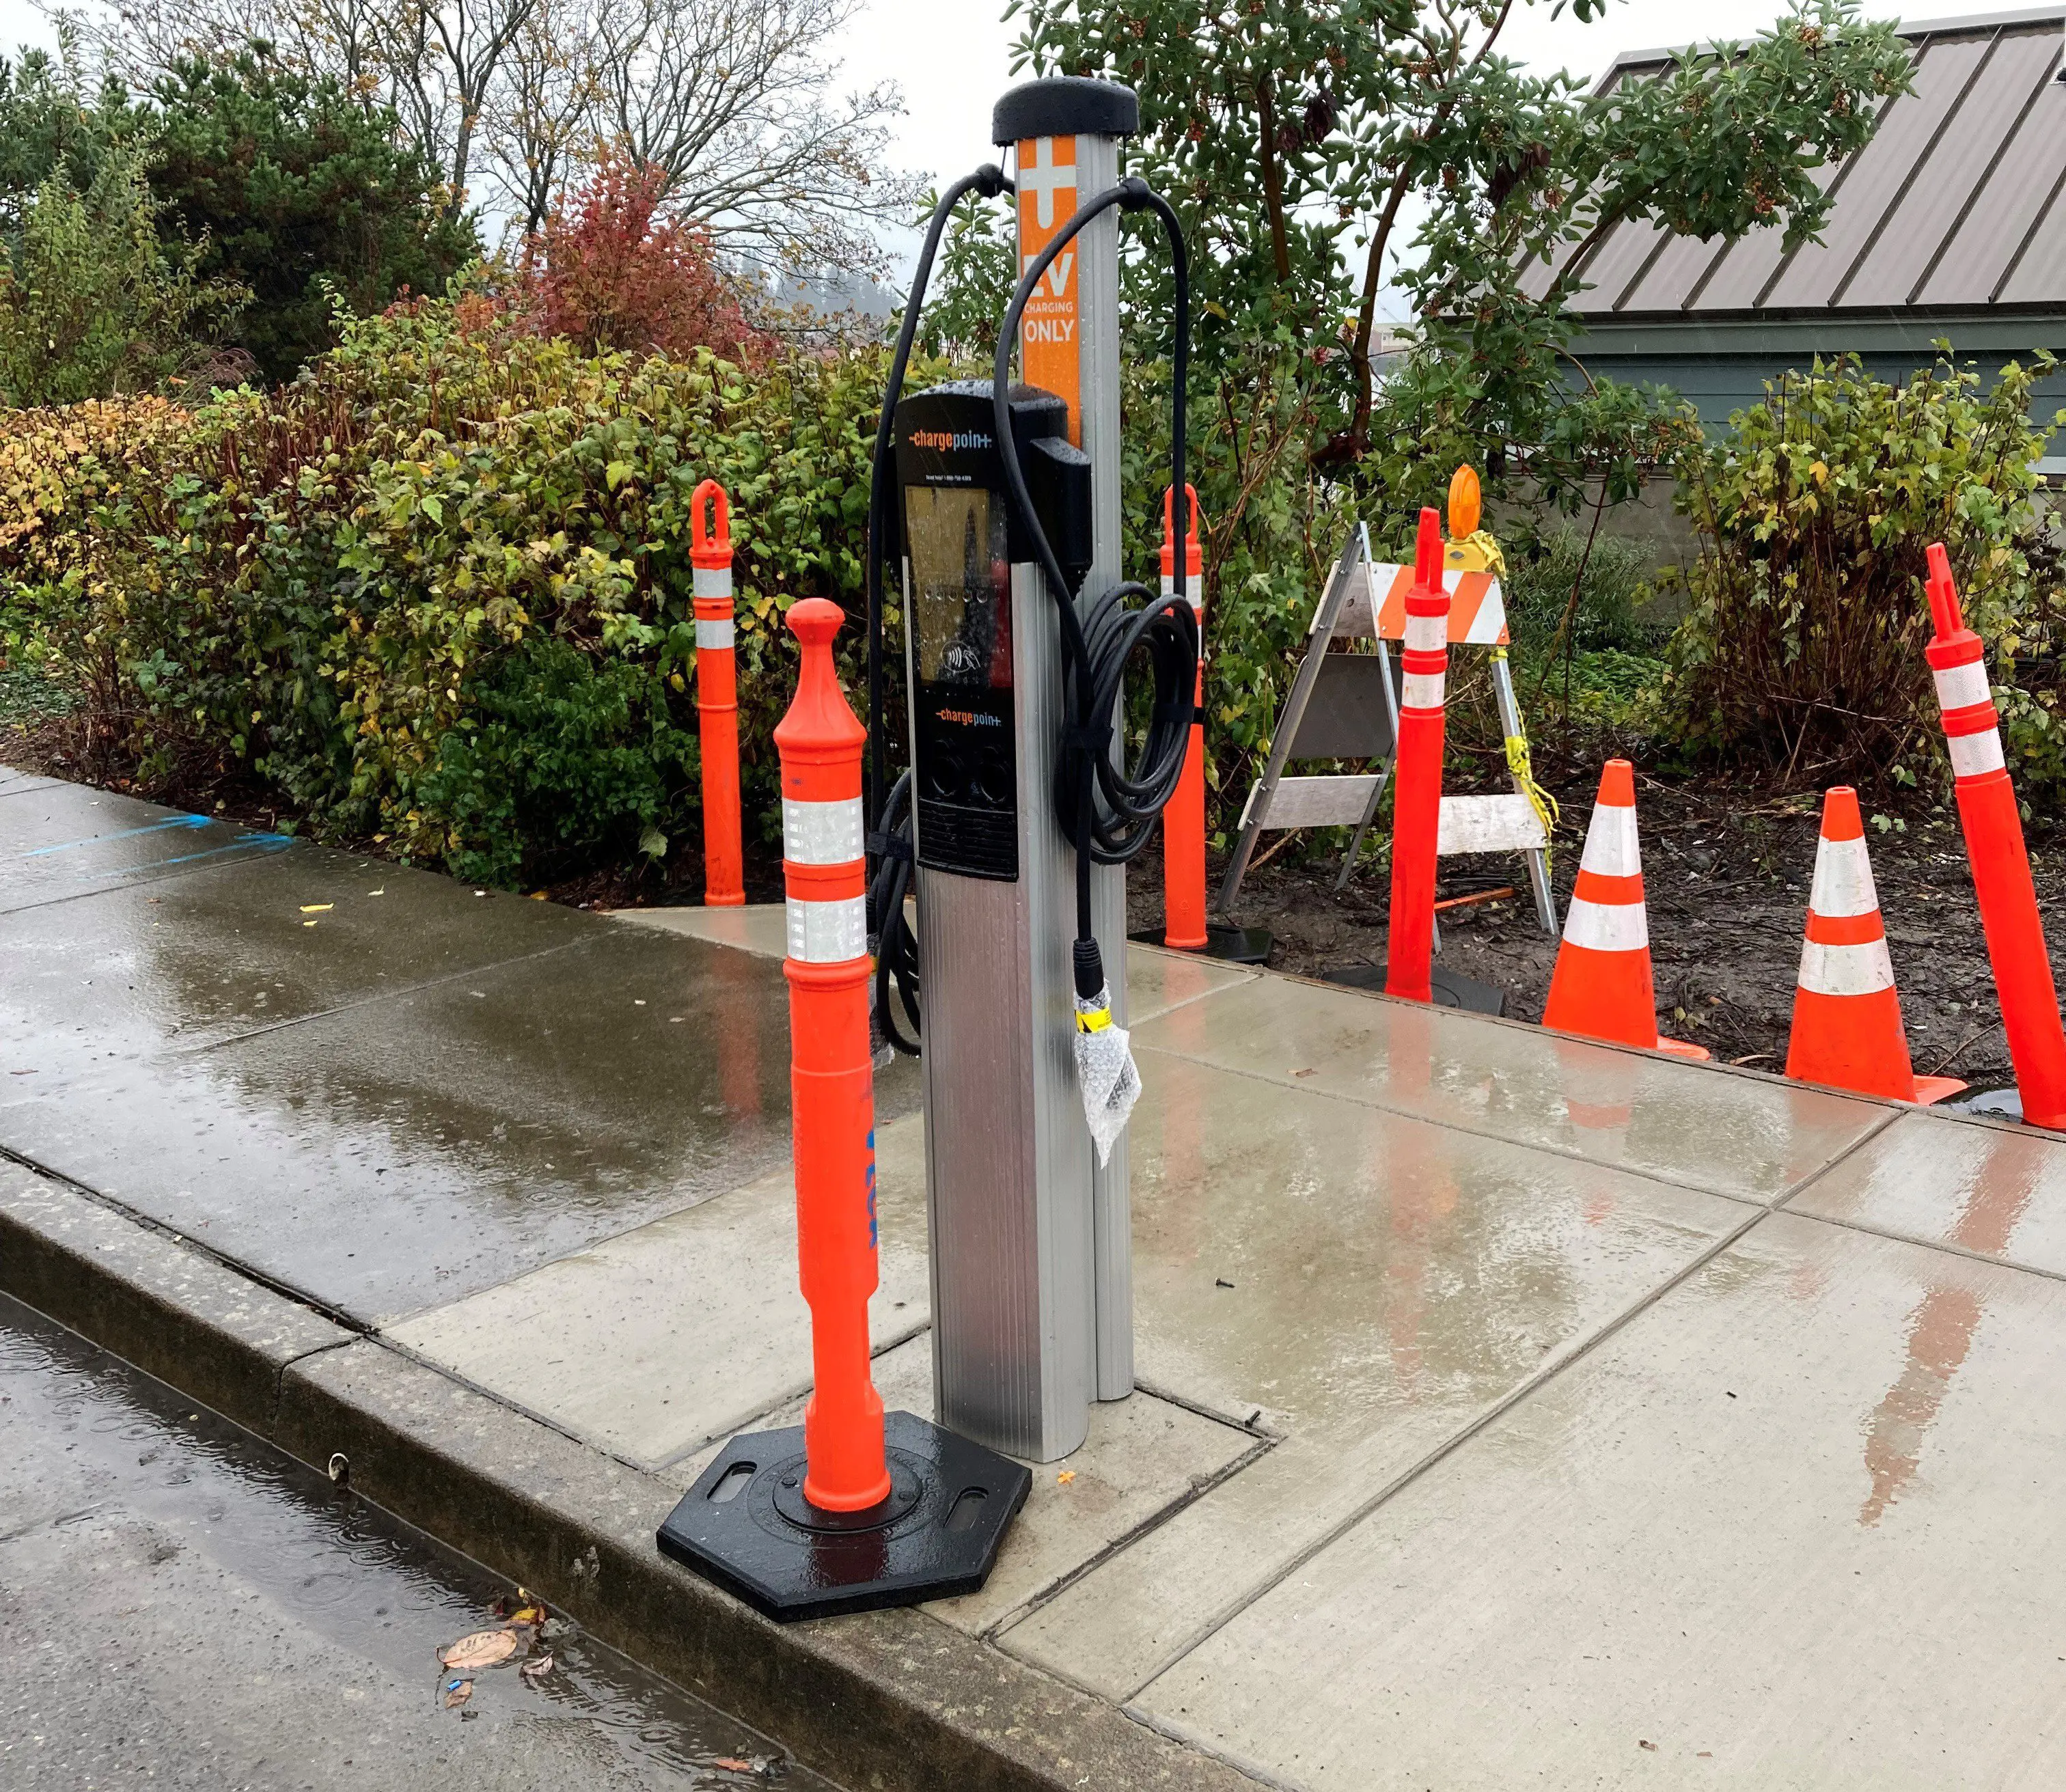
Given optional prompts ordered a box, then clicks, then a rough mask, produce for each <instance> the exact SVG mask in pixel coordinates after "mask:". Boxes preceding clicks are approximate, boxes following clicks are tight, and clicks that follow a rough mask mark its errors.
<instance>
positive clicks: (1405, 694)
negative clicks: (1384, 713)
mask: <svg viewBox="0 0 2066 1792" xmlns="http://www.w3.org/2000/svg"><path fill="white" fill-rule="evenodd" d="M1445 683H1446V675H1444V674H1443V673H1440V672H1408V674H1407V675H1406V676H1405V677H1404V679H1400V692H1399V702H1400V707H1401V708H1404V709H1440V707H1442V692H1443V687H1444V684H1445Z"/></svg>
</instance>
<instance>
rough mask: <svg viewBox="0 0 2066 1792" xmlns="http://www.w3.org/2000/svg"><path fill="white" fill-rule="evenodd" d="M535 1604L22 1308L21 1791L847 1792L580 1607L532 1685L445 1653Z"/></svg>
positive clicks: (5, 1694) (8, 1463)
mask: <svg viewBox="0 0 2066 1792" xmlns="http://www.w3.org/2000/svg"><path fill="white" fill-rule="evenodd" d="M515 1595H516V1589H515V1588H513V1587H510V1586H508V1584H507V1583H504V1582H501V1581H500V1580H498V1579H496V1577H495V1576H493V1575H490V1574H488V1572H486V1571H484V1569H482V1568H480V1567H479V1566H477V1565H476V1564H475V1563H470V1562H468V1561H465V1560H464V1559H461V1558H459V1557H457V1556H455V1555H452V1553H451V1552H449V1551H446V1550H444V1549H442V1548H440V1547H438V1546H437V1545H435V1543H431V1541H429V1540H428V1539H426V1538H424V1537H423V1536H422V1535H420V1534H419V1533H418V1532H416V1531H414V1530H411V1529H410V1528H409V1527H408V1526H404V1525H402V1524H400V1523H399V1522H396V1521H395V1520H393V1519H391V1518H389V1517H387V1514H384V1513H382V1512H379V1511H378V1510H375V1509H374V1508H371V1507H369V1506H367V1505H366V1504H365V1503H364V1502H362V1501H360V1500H359V1499H358V1498H356V1497H355V1496H354V1495H352V1494H349V1493H342V1494H341V1493H338V1491H336V1490H334V1489H333V1488H332V1487H331V1486H330V1484H329V1482H327V1481H326V1480H325V1478H323V1477H322V1476H321V1475H318V1474H314V1473H312V1472H311V1471H310V1470H307V1469H305V1468H303V1467H302V1466H300V1465H299V1464H297V1463H295V1462H291V1461H290V1460H289V1459H288V1458H286V1457H284V1456H282V1454H281V1453H279V1452H277V1450H274V1449H272V1448H271V1447H270V1446H269V1445H266V1444H265V1443H263V1442H261V1441H260V1440H258V1439H257V1438H255V1437H251V1436H250V1435H249V1433H245V1432H243V1431H241V1430H240V1429H237V1427H236V1426H235V1425H231V1424H230V1423H229V1421H226V1420H225V1419H222V1418H220V1417H217V1416H216V1415H215V1414H213V1413H209V1412H205V1411H203V1410H201V1409H196V1407H195V1406H194V1405H193V1404H192V1402H191V1401H185V1400H182V1399H181V1398H180V1397H178V1396H177V1395H176V1394H174V1393H172V1391H171V1390H170V1389H167V1388H165V1387H164V1386H163V1385H161V1384H160V1383H158V1382H156V1381H153V1380H150V1379H149V1378H148V1377H147V1376H142V1375H140V1374H139V1373H138V1372H136V1371H135V1370H133V1369H132V1368H129V1367H128V1365H127V1364H123V1363H121V1362H119V1361H117V1360H115V1359H113V1358H111V1357H110V1356H107V1355H106V1354H105V1353H103V1352H100V1351H98V1350H95V1349H94V1348H92V1347H91V1346H90V1345H88V1344H86V1343H85V1342H84V1341H83V1340H80V1339H79V1338H78V1337H76V1336H74V1335H73V1334H72V1333H71V1332H67V1331H64V1330H63V1329H62V1328H59V1327H58V1326H55V1325H54V1324H51V1323H50V1322H49V1321H48V1320H45V1319H43V1317H42V1316H40V1315H38V1314H35V1313H33V1312H30V1310H29V1309H28V1308H24V1307H22V1306H20V1305H18V1304H17V1303H14V1302H13V1301H11V1300H8V1299H6V1298H5V1297H4V1296H0V1786H6V1787H8V1788H10V1792H30V1789H40V1788H51V1789H52V1792H56V1789H59V1788H62V1789H63V1792H91V1789H93V1788H98V1787H114V1786H120V1787H129V1786H153V1787H166V1788H187V1787H191V1788H193V1789H194V1792H244V1789H250V1792H259V1789H265V1792H270V1789H273V1788H294V1789H301V1788H315V1789H327V1788H331V1787H338V1788H343V1787H350V1788H354V1789H355V1792H368V1789H371V1792H410V1789H413V1788H417V1787H422V1788H426V1789H427V1788H431V1787H436V1788H439V1789H440V1792H452V1789H453V1788H456V1787H462V1786H463V1787H464V1788H466V1789H467V1792H518V1789H521V1788H531V1787H537V1788H541V1789H542V1788H545V1787H552V1788H554V1789H557V1792H585V1789H589V1788H608V1789H610V1792H620V1789H622V1792H629V1789H631V1788H646V1787H656V1788H658V1787H664V1788H677V1787H711V1788H715V1787H730V1788H739V1787H751V1786H766V1785H768V1784H769V1783H770V1782H774V1781H780V1783H781V1784H782V1786H783V1787H784V1792H820V1789H823V1792H830V1788H829V1787H828V1782H825V1781H824V1780H821V1779H820V1778H817V1777H816V1776H815V1775H813V1774H809V1773H808V1772H805V1771H804V1770H801V1769H800V1768H792V1767H790V1766H789V1765H788V1762H786V1761H784V1758H782V1756H781V1753H780V1750H779V1749H776V1747H775V1746H774V1745H772V1744H771V1743H769V1742H768V1741H767V1740H766V1739H765V1738H764V1737H759V1736H757V1735H756V1734H755V1733H753V1732H751V1731H750V1730H748V1729H746V1728H745V1727H744V1726H743V1725H740V1724H738V1723H736V1722H735V1721H733V1720H731V1718H728V1717H725V1716H724V1715H723V1713H719V1712H718V1711H716V1710H715V1709H712V1708H711V1706H709V1705H705V1704H703V1702H702V1701H699V1700H697V1699H695V1698H692V1697H690V1696H689V1695H688V1694H687V1693H683V1692H682V1691H681V1690H680V1689H679V1688H677V1687H675V1686H674V1685H670V1683H668V1682H666V1681H662V1680H660V1679H658V1678H657V1677H656V1676H653V1675H650V1674H648V1673H646V1672H643V1671H642V1670H641V1669H640V1668H637V1667H636V1666H634V1664H631V1663H630V1661H628V1660H626V1659H625V1658H624V1657H622V1656H619V1655H618V1654H617V1653H616V1652H614V1651H613V1650H610V1649H608V1648H604V1647H603V1646H602V1645H601V1644H597V1643H595V1642H593V1641H592V1640H589V1639H588V1638H586V1637H585V1636H583V1635H582V1634H581V1632H579V1631H578V1630H577V1629H573V1628H561V1625H560V1624H559V1623H558V1621H557V1620H554V1621H553V1622H552V1623H550V1624H547V1625H546V1626H545V1628H544V1630H543V1632H542V1634H540V1635H538V1636H536V1637H535V1638H533V1639H531V1646H530V1649H529V1657H528V1659H529V1663H530V1665H531V1667H532V1668H533V1672H532V1673H531V1674H529V1675H527V1674H526V1673H525V1671H524V1663H523V1662H521V1661H512V1662H511V1663H509V1664H505V1665H503V1666H500V1667H496V1668H488V1669H484V1670H480V1671H477V1672H473V1673H472V1674H471V1675H454V1674H452V1673H450V1672H447V1671H446V1669H445V1668H444V1667H443V1666H442V1665H441V1664H440V1661H439V1658H438V1651H439V1649H440V1648H441V1647H444V1646H445V1645H448V1644H452V1642H454V1641H455V1640H457V1639H458V1638H460V1636H464V1635H467V1634H468V1633H469V1632H476V1631H479V1630H482V1629H484V1628H496V1627H497V1626H498V1625H499V1624H500V1619H501V1617H502V1616H504V1615H506V1614H507V1613H508V1611H509V1610H510V1608H511V1607H512V1605H513V1604H514V1603H515ZM498 1601H500V1602H502V1603H501V1606H500V1610H499V1611H498V1606H497V1602H498ZM548 1655H549V1656H550V1658H551V1664H550V1666H549V1668H547V1669H546V1670H545V1671H544V1672H537V1667H538V1664H539V1660H540V1658H541V1657H544V1656H548ZM468 1680H470V1681H471V1684H472V1691H471V1693H468V1695H467V1696H466V1697H464V1701H463V1702H460V1703H457V1704H455V1705H448V1704H447V1702H446V1701H447V1699H448V1697H451V1696H453V1695H454V1694H455V1693H456V1686H455V1684H454V1683H455V1681H468Z"/></svg>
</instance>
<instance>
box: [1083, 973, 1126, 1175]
mask: <svg viewBox="0 0 2066 1792" xmlns="http://www.w3.org/2000/svg"><path fill="white" fill-rule="evenodd" d="M1131 1039H1132V1036H1131V1035H1130V1034H1129V1033H1128V1032H1127V1030H1126V1029H1125V1028H1124V1027H1121V1026H1118V1025H1116V1024H1114V1022H1113V1020H1112V987H1111V985H1110V984H1107V985H1106V986H1105V987H1104V988H1102V989H1100V991H1098V992H1097V997H1096V1000H1094V1001H1089V1002H1086V1001H1085V1000H1084V999H1083V997H1082V996H1080V995H1079V996H1078V997H1077V998H1076V1080H1077V1082H1078V1083H1079V1084H1080V1085H1081V1087H1082V1089H1083V1092H1084V1119H1085V1120H1086V1121H1088V1122H1089V1123H1090V1129H1091V1137H1092V1141H1094V1142H1095V1143H1096V1145H1097V1157H1098V1167H1099V1168H1100V1169H1103V1168H1104V1166H1105V1165H1106V1164H1107V1163H1108V1162H1110V1161H1111V1159H1112V1144H1113V1141H1116V1139H1117V1138H1118V1137H1119V1135H1120V1133H1123V1132H1124V1131H1125V1130H1126V1118H1127V1116H1128V1114H1130V1113H1132V1112H1133V1104H1134V1103H1135V1102H1136V1101H1139V1100H1140V1071H1139V1069H1138V1068H1136V1066H1135V1064H1134V1062H1133V1048H1132V1044H1131V1043H1130V1041H1131Z"/></svg>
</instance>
